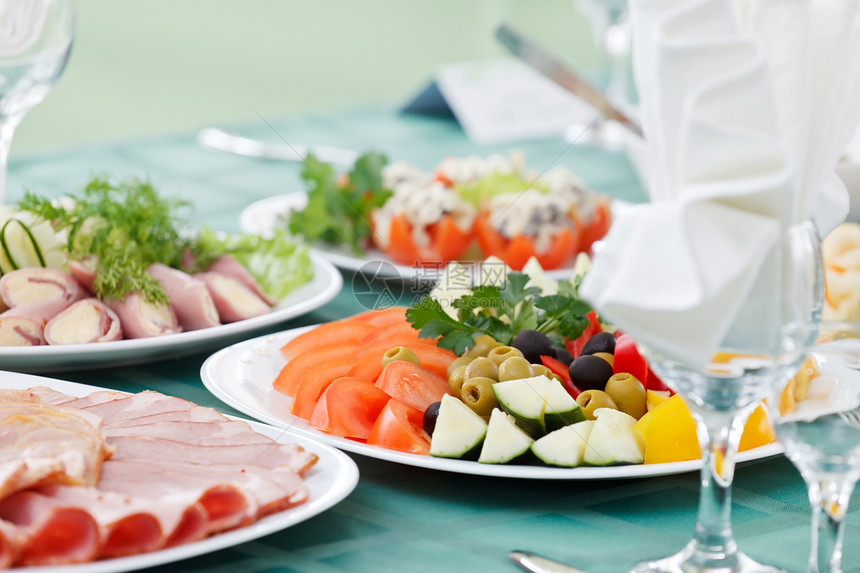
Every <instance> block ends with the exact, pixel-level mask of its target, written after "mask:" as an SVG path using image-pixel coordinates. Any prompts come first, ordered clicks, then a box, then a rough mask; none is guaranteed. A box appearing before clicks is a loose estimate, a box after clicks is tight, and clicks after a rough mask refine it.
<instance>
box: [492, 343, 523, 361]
mask: <svg viewBox="0 0 860 573" xmlns="http://www.w3.org/2000/svg"><path fill="white" fill-rule="evenodd" d="M522 355H523V353H522V351H521V350H520V349H519V348H514V347H513V346H496V347H495V348H492V349H490V351H489V352H488V353H487V358H489V359H490V360H492V361H493V362H495V363H496V366H500V365H501V364H502V362H504V361H505V360H507V359H508V358H513V357H514V356H519V357H522Z"/></svg>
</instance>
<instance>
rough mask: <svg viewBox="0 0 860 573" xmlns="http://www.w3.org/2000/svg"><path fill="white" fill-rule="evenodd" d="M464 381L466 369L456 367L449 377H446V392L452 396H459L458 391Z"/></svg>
mask: <svg viewBox="0 0 860 573" xmlns="http://www.w3.org/2000/svg"><path fill="white" fill-rule="evenodd" d="M465 381H466V367H465V366H457V367H456V368H454V371H453V372H451V375H450V376H448V392H450V393H451V395H452V396H459V395H460V389H461V388H462V387H463V382H465Z"/></svg>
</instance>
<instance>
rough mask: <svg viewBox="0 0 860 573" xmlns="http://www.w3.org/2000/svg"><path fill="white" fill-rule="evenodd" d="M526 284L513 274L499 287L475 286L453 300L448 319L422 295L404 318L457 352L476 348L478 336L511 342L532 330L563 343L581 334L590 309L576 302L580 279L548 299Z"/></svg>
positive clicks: (522, 276)
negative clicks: (484, 335) (518, 335)
mask: <svg viewBox="0 0 860 573" xmlns="http://www.w3.org/2000/svg"><path fill="white" fill-rule="evenodd" d="M528 281H529V277H528V275H526V274H523V273H520V272H512V273H509V274H508V275H507V277H506V280H505V282H504V284H503V285H502V286H501V287H499V286H491V285H482V286H476V287H474V288H473V289H472V292H471V293H468V294H464V295H462V296H461V297H459V298H457V299H454V301H453V302H452V304H453V306H454V308H455V309H456V311H457V313H456V314H457V317H456V318H453V317H451V316H450V315H448V314H447V313H446V312H445V309H444V308H443V307H442V304H441V303H440V302H439V301H438V300H436V299H434V298H432V297H430V296H425V297H424V298H422V299H421V301H420V302H419V303H418V304H416V305H415V306H414V307H412V308H410V309H408V310H407V311H406V319H407V320H408V321H409V322H410V323H411V324H412V326H413V328H416V329H418V330H420V333H419V335H420V336H421V337H422V338H431V339H435V338H438V340H437V342H436V344H437V346H439V347H441V348H445V349H447V350H451V351H452V352H454V353H455V354H462V353H463V352H465V351H466V350H468V349H469V348H471V347H472V346H474V344H475V338H476V337H477V336H479V335H481V334H488V335H490V336H492V337H493V338H494V339H496V340H497V341H499V342H500V343H502V344H510V343H511V342H512V341H513V339H514V336H516V335H517V333H518V332H520V331H521V330H525V329H533V330H537V331H539V332H543V333H544V334H546V335H548V336H550V338H554V339H555V340H556V341H557V342H558V343H561V341H562V340H563V339H564V338H571V339H573V338H577V337H578V336H579V335H581V334H582V333H583V332H584V331H585V328H586V327H587V326H588V324H589V321H588V317H587V316H586V315H587V314H588V312H589V311H591V307H590V306H589V305H588V304H587V303H586V302H585V301H583V300H582V299H580V298H579V296H578V294H577V291H578V286H579V284H578V281H576V282H574V283H571V282H562V283H560V285H559V291H558V293H557V294H551V295H543V294H541V292H542V291H541V289H539V288H537V287H533V286H532V287H530V286H527V283H528Z"/></svg>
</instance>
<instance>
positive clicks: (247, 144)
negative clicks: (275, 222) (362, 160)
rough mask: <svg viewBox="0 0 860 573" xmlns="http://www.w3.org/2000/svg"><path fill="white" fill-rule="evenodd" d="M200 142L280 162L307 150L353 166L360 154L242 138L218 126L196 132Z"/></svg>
mask: <svg viewBox="0 0 860 573" xmlns="http://www.w3.org/2000/svg"><path fill="white" fill-rule="evenodd" d="M197 143H198V144H199V145H200V146H201V147H204V148H206V149H212V150H216V151H224V152H227V153H235V154H237V155H244V156H246V157H258V158H261V159H275V160H279V161H304V160H305V158H306V157H307V155H308V153H311V152H313V154H314V155H315V156H316V157H317V159H319V160H320V161H323V162H326V163H338V164H341V165H352V164H353V163H355V160H356V159H357V158H358V155H359V154H358V153H357V152H356V151H353V150H351V149H343V148H340V147H328V146H324V145H314V146H308V145H289V144H287V143H269V142H267V141H260V140H257V139H251V138H248V137H243V136H241V135H237V134H235V133H230V132H228V131H225V130H223V129H219V128H217V127H205V128H203V129H201V130H200V131H199V132H198V134H197Z"/></svg>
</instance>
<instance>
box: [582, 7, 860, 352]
mask: <svg viewBox="0 0 860 573" xmlns="http://www.w3.org/2000/svg"><path fill="white" fill-rule="evenodd" d="M630 8H631V22H632V26H633V37H634V47H633V57H634V75H635V78H636V83H637V89H638V91H639V98H640V116H641V122H642V127H643V132H644V134H645V140H646V147H647V149H646V152H647V155H646V157H647V158H648V176H649V181H648V184H647V187H648V189H649V194H650V196H651V203H650V204H645V205H642V206H639V207H638V208H636V209H633V210H631V211H630V212H629V213H625V214H624V215H623V216H621V217H619V219H618V220H617V221H616V222H615V223H614V224H613V226H612V229H611V230H610V232H609V234H608V236H607V237H606V240H605V243H604V245H603V247H602V249H601V250H600V252H599V253H598V255H597V256H596V257H595V260H594V263H593V265H592V268H591V271H590V272H589V274H588V275H587V276H586V279H585V281H584V282H583V284H582V287H581V291H580V292H581V294H582V295H583V296H584V297H585V298H586V299H587V300H588V301H590V302H591V303H592V304H593V305H594V306H595V307H596V308H597V310H598V311H599V312H601V313H602V314H603V315H604V317H605V318H606V319H608V320H609V321H611V322H612V323H614V324H615V325H616V326H618V327H619V328H621V329H622V330H624V331H626V332H629V333H630V334H632V335H633V336H634V337H635V338H637V339H638V340H640V341H641V342H643V343H645V344H647V345H649V346H651V347H653V348H655V349H657V350H659V351H661V352H662V353H664V354H668V355H670V356H672V357H674V358H676V359H678V360H681V361H684V362H686V363H688V364H691V365H702V364H704V363H707V362H708V361H709V360H710V359H711V357H712V356H713V353H714V352H715V351H716V350H717V349H718V347H719V344H720V342H721V341H722V340H723V338H724V337H725V335H726V333H727V332H728V330H729V328H730V326H731V325H732V322H733V321H734V319H735V318H736V315H737V313H738V311H739V309H740V307H741V305H742V304H743V302H744V299H745V298H746V296H747V294H748V293H749V292H750V290H751V289H752V288H753V286H754V284H755V282H756V279H757V276H758V272H759V268H760V266H761V265H762V261H763V260H764V257H765V256H766V255H767V253H768V252H769V251H770V250H771V249H772V247H773V246H774V244H775V242H776V241H777V239H778V237H779V236H780V231H781V230H782V229H784V228H785V227H787V226H788V225H790V224H791V223H793V222H797V221H802V220H805V219H808V218H809V217H810V216H812V214H813V211H814V210H815V209H816V207H817V206H819V205H821V208H820V209H818V211H820V213H816V214H817V216H818V217H821V218H822V219H827V221H821V222H822V223H823V224H825V225H830V226H833V225H835V224H836V223H838V222H839V221H841V220H842V218H844V216H845V213H846V212H847V203H846V201H845V200H844V188H841V187H840V186H839V185H840V184H839V183H838V179H836V178H835V176H834V175H833V169H834V167H835V165H836V163H837V161H838V159H839V156H840V155H841V152H842V150H843V149H844V148H845V145H846V143H847V142H848V140H849V139H850V137H851V135H852V133H853V131H854V127H855V126H856V124H857V121H858V119H860V16H858V2H857V0H797V1H785V0H758V1H754V0H734V1H733V0H631V1H630ZM825 188H827V189H830V190H831V191H829V192H827V193H825V195H824V199H822V189H825ZM825 199H826V200H825ZM760 287H761V285H759V286H757V287H756V288H760Z"/></svg>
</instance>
